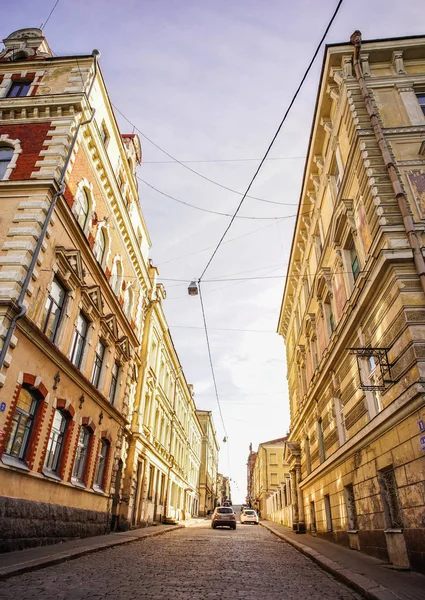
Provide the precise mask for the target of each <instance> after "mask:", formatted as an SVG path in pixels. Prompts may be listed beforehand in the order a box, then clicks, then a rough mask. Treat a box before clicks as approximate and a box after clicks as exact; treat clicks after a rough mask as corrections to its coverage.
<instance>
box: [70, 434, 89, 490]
mask: <svg viewBox="0 0 425 600" xmlns="http://www.w3.org/2000/svg"><path fill="white" fill-rule="evenodd" d="M90 437H91V432H90V430H89V429H88V428H87V427H84V426H83V427H81V430H80V435H79V436H78V442H77V453H76V455H75V461H74V468H73V469H72V478H73V479H75V481H78V483H83V477H84V471H85V468H86V461H87V455H88V451H89V443H90Z"/></svg>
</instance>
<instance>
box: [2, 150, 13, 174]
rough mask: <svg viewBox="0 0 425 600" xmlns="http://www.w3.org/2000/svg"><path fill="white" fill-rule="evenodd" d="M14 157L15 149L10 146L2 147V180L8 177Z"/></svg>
mask: <svg viewBox="0 0 425 600" xmlns="http://www.w3.org/2000/svg"><path fill="white" fill-rule="evenodd" d="M12 156H13V148H11V147H10V146H0V179H3V178H4V176H5V175H6V171H7V168H8V166H9V163H10V161H11V160H12Z"/></svg>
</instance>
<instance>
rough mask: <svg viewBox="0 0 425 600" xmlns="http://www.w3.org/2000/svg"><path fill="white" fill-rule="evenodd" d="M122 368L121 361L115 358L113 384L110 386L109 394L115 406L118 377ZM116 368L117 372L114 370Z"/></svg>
mask: <svg viewBox="0 0 425 600" xmlns="http://www.w3.org/2000/svg"><path fill="white" fill-rule="evenodd" d="M120 368H121V365H120V364H119V362H118V361H117V360H115V361H114V364H113V365H112V370H111V384H110V386H109V394H108V398H109V402H110V403H111V404H112V406H114V402H115V396H116V394H117V388H118V377H119V373H120ZM115 369H116V373H115V372H114V371H115Z"/></svg>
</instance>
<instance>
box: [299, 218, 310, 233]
mask: <svg viewBox="0 0 425 600" xmlns="http://www.w3.org/2000/svg"><path fill="white" fill-rule="evenodd" d="M301 221H302V222H303V223H304V225H305V226H306V228H307V230H308V229H310V224H311V221H310V217H308V216H306V215H304V216H302V217H301Z"/></svg>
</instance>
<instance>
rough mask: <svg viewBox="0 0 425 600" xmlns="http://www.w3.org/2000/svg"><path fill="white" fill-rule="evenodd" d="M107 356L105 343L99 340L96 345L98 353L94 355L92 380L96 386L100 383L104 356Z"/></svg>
mask: <svg viewBox="0 0 425 600" xmlns="http://www.w3.org/2000/svg"><path fill="white" fill-rule="evenodd" d="M104 356H105V344H104V343H103V342H102V341H101V340H99V341H98V342H97V346H96V353H95V357H94V365H93V373H92V376H91V382H92V384H93V385H95V386H96V387H97V386H98V385H99V378H100V373H101V371H102V365H103V358H104Z"/></svg>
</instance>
